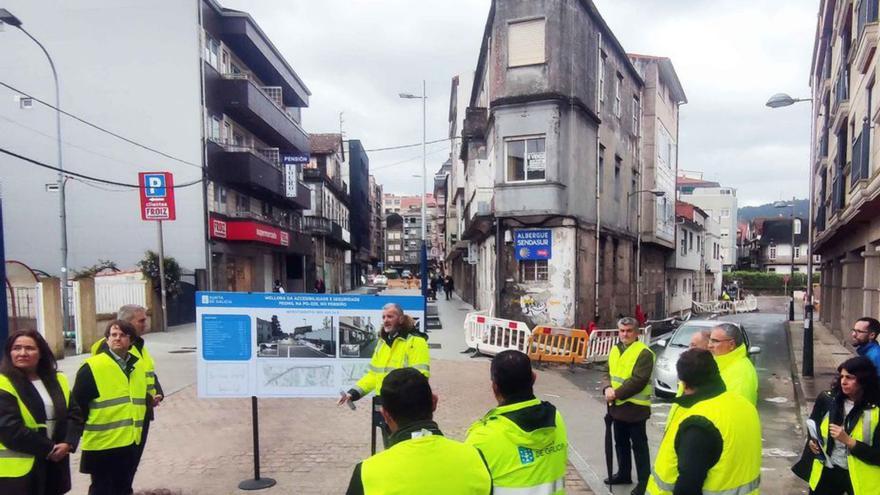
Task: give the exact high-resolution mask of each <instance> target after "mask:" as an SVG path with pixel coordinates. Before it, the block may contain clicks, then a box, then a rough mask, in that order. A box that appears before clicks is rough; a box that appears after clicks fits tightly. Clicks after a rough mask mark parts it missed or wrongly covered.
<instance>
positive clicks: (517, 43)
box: [507, 19, 545, 67]
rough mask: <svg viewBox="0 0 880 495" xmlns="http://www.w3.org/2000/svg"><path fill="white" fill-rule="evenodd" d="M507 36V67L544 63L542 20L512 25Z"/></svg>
mask: <svg viewBox="0 0 880 495" xmlns="http://www.w3.org/2000/svg"><path fill="white" fill-rule="evenodd" d="M507 36H508V37H507V65H508V67H518V66H522V65H532V64H543V63H544V62H545V57H544V19H535V20H531V21H523V22H515V23H512V24H510V25H509V27H508V34H507Z"/></svg>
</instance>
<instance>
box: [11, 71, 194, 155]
mask: <svg viewBox="0 0 880 495" xmlns="http://www.w3.org/2000/svg"><path fill="white" fill-rule="evenodd" d="M0 86H3V87H5V88H7V89H9V90H11V91H14V92H16V93H19V94H21V95H23V96H25V97H27V98H30V99H32V100H34V101H36V102H38V103H40V104H42V105H45V106H47V107H49V108H51V109H53V110H55V111H57V112H60V113H61V114H63V115H66V116H67V117H70V118H72V119H74V120H76V121H78V122H81V123H83V124H85V125H87V126H89V127H91V128H93V129H97V130H99V131H101V132H104V133H106V134H109V135H111V136H113V137H115V138H117V139H120V140H122V141H125V142H126V143H129V144H132V145H134V146H137V147H138V148H142V149H145V150H147V151H152V152H153V153H156V154H157V155H161V156H164V157H165V158H168V159H171V160H174V161H176V162H180V163H183V164H185V165H189V166H191V167H196V168H198V169H201V168H202V166H201V165H199V164H197V163H193V162H190V161H187V160H184V159H182V158H177V157H176V156H172V155H169V154H168V153H165V152H164V151H160V150H157V149H155V148H151V147H149V146H147V145H145V144H141V143H139V142H137V141H135V140H133V139H129V138H127V137H125V136H121V135H119V134H117V133H115V132H113V131H110V130H108V129H105V128H103V127H101V126H99V125H97V124H93V123H91V122H89V121H87V120H85V119H82V118H80V117H77V116H76V115H73V114H72V113H69V112H66V111H64V110H62V109H60V108H58V107H56V106H54V105H51V104H49V103H46V102H45V101H43V100H41V99H39V98H37V97H36V96H31V95H29V94H28V93H25V92H24V91H22V90H20V89H18V88H16V87H15V86H11V85H9V84H7V83H5V82H3V81H0Z"/></svg>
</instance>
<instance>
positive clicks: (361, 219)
mask: <svg viewBox="0 0 880 495" xmlns="http://www.w3.org/2000/svg"><path fill="white" fill-rule="evenodd" d="M346 145H347V147H348V152H347V153H346V154H345V157H346V163H347V167H346V168H347V169H348V184H349V200H350V202H351V203H350V208H349V216H350V218H349V224H350V225H351V229H350V230H351V244H352V254H351V261H350V263H351V281H350V284H349V285H350V287H351V288H356V287H359V286H361V285H363V284H364V283H365V282H366V276H367V274H368V273H370V269H371V266H372V263H373V260H372V257H371V247H372V246H371V244H372V239H371V235H370V222H371V219H372V215H373V213H372V202H371V201H370V195H371V191H370V158H369V157H368V156H367V152H366V151H365V150H364V146H363V144H362V143H361V142H360V141H359V140H357V139H351V140H349V141H347V142H346Z"/></svg>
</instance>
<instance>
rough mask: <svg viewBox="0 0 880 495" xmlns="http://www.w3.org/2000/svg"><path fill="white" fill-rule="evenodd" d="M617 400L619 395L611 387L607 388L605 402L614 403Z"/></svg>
mask: <svg viewBox="0 0 880 495" xmlns="http://www.w3.org/2000/svg"><path fill="white" fill-rule="evenodd" d="M615 400H617V393H616V392H615V391H614V389H613V388H611V387H605V402H614V401H615Z"/></svg>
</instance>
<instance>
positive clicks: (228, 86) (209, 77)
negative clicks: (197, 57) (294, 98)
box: [204, 62, 309, 150]
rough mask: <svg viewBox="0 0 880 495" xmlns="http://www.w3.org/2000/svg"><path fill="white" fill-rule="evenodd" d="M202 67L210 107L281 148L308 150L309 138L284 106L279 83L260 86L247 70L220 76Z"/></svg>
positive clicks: (210, 69) (207, 65)
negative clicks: (277, 84)
mask: <svg viewBox="0 0 880 495" xmlns="http://www.w3.org/2000/svg"><path fill="white" fill-rule="evenodd" d="M204 67H205V91H206V99H207V102H206V103H207V104H208V107H209V108H212V109H214V110H220V111H222V112H223V113H226V114H228V115H230V116H231V117H232V118H233V119H235V121H236V122H238V123H240V124H242V125H244V126H245V127H246V128H247V129H248V130H249V131H251V132H253V133H254V134H255V135H257V136H258V137H259V138H260V139H261V140H262V141H264V142H266V143H269V144H272V145H275V146H277V147H279V148H282V149H291V148H295V149H297V150H308V149H309V138H308V135H307V134H306V132H305V131H304V130H303V129H302V127H301V126H300V125H299V123H298V122H297V121H296V119H295V118H294V116H292V115H291V114H290V113H288V111H287V109H286V108H285V107H284V96H283V92H282V91H283V90H282V88H281V87H279V86H260V85H258V84H257V82H256V81H255V80H254V79H253V78H252V77H251V76H250V75H249V74H247V73H242V74H223V75H220V74H219V73H218V72H217V71H216V70H215V69H214V68H213V67H211V65H210V64H208V63H207V62H205V63H204Z"/></svg>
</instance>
